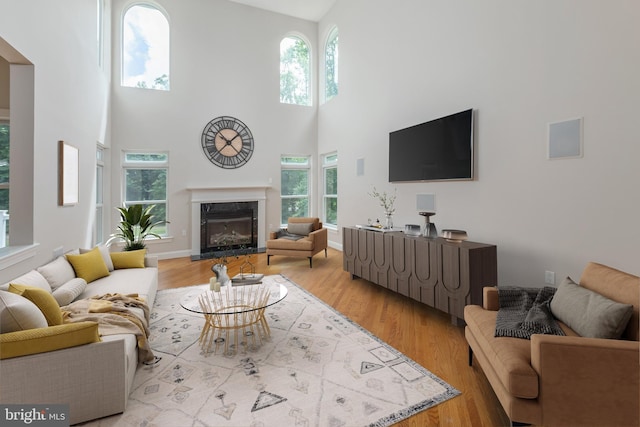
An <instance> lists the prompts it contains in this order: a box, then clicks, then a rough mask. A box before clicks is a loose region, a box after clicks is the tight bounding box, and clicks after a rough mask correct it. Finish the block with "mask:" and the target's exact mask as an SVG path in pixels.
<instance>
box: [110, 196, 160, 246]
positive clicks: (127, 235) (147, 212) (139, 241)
mask: <svg viewBox="0 0 640 427" xmlns="http://www.w3.org/2000/svg"><path fill="white" fill-rule="evenodd" d="M154 207H155V205H148V206H147V207H143V206H142V205H140V204H137V205H131V206H128V207H127V206H125V207H119V208H116V209H118V211H119V212H120V225H118V230H119V231H118V232H117V233H115V234H112V235H111V238H110V239H109V240H108V241H107V245H108V244H109V243H110V242H111V241H112V240H114V239H117V238H120V239H122V240H123V241H124V248H123V250H125V251H135V250H137V249H144V248H146V245H145V243H144V239H146V238H147V237H148V236H153V237H157V238H158V239H161V238H162V237H161V236H160V235H159V234H157V233H153V232H152V231H151V230H153V228H154V227H156V226H158V225H163V224H167V223H168V222H169V221H154V217H153V214H152V213H151V211H152V210H153V208H154Z"/></svg>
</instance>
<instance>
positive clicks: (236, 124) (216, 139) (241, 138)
mask: <svg viewBox="0 0 640 427" xmlns="http://www.w3.org/2000/svg"><path fill="white" fill-rule="evenodd" d="M202 149H203V150H204V154H205V155H206V156H207V158H208V159H209V161H211V163H213V164H214V165H216V166H220V167H221V168H223V169H235V168H239V167H240V166H242V165H244V164H245V163H247V162H248V161H249V159H250V158H251V155H252V154H253V135H252V134H251V131H250V130H249V128H248V127H247V125H245V124H244V123H242V121H240V120H238V119H236V118H234V117H229V116H221V117H216V118H215V119H213V120H211V121H210V122H209V123H207V125H206V126H205V127H204V130H203V131H202Z"/></svg>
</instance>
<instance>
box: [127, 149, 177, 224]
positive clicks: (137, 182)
mask: <svg viewBox="0 0 640 427" xmlns="http://www.w3.org/2000/svg"><path fill="white" fill-rule="evenodd" d="M122 165H123V166H122V169H123V175H124V176H123V182H124V205H125V206H131V205H136V204H140V205H142V206H143V207H146V206H148V205H155V208H153V210H152V211H151V213H152V214H153V221H154V222H156V221H166V220H167V210H168V206H167V183H168V180H167V176H168V172H169V153H164V152H147V153H145V152H139V151H136V152H125V153H124V159H123V162H122ZM153 232H154V233H157V234H159V235H161V236H166V235H167V225H166V224H163V225H160V226H157V227H155V228H154V229H153Z"/></svg>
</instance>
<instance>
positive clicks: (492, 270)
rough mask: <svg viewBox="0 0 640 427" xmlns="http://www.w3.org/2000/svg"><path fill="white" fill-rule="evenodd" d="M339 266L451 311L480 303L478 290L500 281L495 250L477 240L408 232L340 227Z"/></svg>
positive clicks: (457, 313) (455, 316)
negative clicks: (341, 252) (460, 240)
mask: <svg viewBox="0 0 640 427" xmlns="http://www.w3.org/2000/svg"><path fill="white" fill-rule="evenodd" d="M342 246H343V248H342V249H343V265H344V269H345V270H346V271H348V272H349V273H351V278H352V279H354V278H356V277H361V278H363V279H366V280H369V281H371V282H373V283H376V284H378V285H380V286H383V287H385V288H387V289H389V290H391V291H394V292H397V293H399V294H402V295H405V296H407V297H409V298H412V299H414V300H416V301H420V302H422V303H424V304H427V305H428V306H430V307H434V308H437V309H438V310H442V311H444V312H445V313H449V314H450V315H451V321H452V322H453V323H454V324H459V325H461V324H463V323H464V322H463V311H464V306H465V305H467V304H479V305H482V288H483V287H484V286H495V285H497V284H498V283H497V282H498V263H497V248H496V246H495V245H489V244H484V243H476V242H469V241H463V242H449V241H447V240H445V239H443V238H440V237H438V238H435V239H434V238H427V237H422V236H410V235H406V234H404V233H402V232H400V231H398V232H396V231H394V232H380V231H370V230H366V229H362V228H358V227H344V228H343V231H342Z"/></svg>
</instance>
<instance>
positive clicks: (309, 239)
mask: <svg viewBox="0 0 640 427" xmlns="http://www.w3.org/2000/svg"><path fill="white" fill-rule="evenodd" d="M327 243H328V238H327V229H326V228H322V222H320V219H319V218H294V217H292V218H289V223H288V225H287V228H286V230H280V231H272V232H271V233H270V234H269V240H267V265H269V261H270V259H271V256H272V255H285V256H294V257H300V256H302V257H307V258H309V268H313V256H314V255H315V254H317V253H318V252H320V251H321V250H324V256H325V258H326V256H327Z"/></svg>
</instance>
